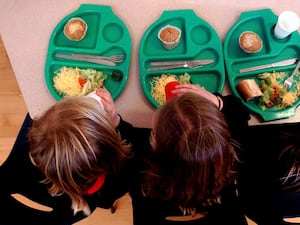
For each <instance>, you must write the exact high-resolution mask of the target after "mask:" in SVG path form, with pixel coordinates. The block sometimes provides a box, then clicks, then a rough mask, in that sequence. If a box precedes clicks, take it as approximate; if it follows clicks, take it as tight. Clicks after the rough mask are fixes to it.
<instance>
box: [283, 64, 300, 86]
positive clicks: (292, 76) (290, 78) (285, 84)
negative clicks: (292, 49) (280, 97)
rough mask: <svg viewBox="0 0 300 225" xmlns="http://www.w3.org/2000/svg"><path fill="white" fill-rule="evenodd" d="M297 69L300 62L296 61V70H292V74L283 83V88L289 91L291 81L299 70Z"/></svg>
mask: <svg viewBox="0 0 300 225" xmlns="http://www.w3.org/2000/svg"><path fill="white" fill-rule="evenodd" d="M299 67H300V60H299V61H298V63H297V66H296V68H295V69H294V71H293V73H292V75H291V76H289V77H288V78H287V79H286V80H285V81H284V83H283V86H284V87H285V88H286V89H287V90H288V91H289V90H290V88H291V86H292V84H293V81H294V75H295V74H296V73H297V72H298V70H299Z"/></svg>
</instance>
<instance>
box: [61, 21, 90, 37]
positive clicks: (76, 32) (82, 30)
mask: <svg viewBox="0 0 300 225" xmlns="http://www.w3.org/2000/svg"><path fill="white" fill-rule="evenodd" d="M86 31H87V24H86V23H85V22H84V20H82V19H81V18H77V17H76V18H75V17H74V18H72V19H70V20H69V21H68V22H67V23H66V25H65V26H64V34H65V36H66V37H67V38H68V39H70V40H72V41H80V40H82V39H83V38H84V37H85V34H86Z"/></svg>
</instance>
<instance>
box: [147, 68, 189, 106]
mask: <svg viewBox="0 0 300 225" xmlns="http://www.w3.org/2000/svg"><path fill="white" fill-rule="evenodd" d="M190 80H191V77H190V75H189V74H188V73H184V74H182V75H179V76H176V75H175V74H162V75H160V76H158V77H153V78H152V80H151V81H150V85H151V92H150V94H151V96H152V97H153V98H154V100H155V101H156V102H157V103H158V104H159V105H163V104H164V103H165V102H166V92H165V86H166V85H167V84H168V83H169V82H171V81H179V83H181V84H189V83H191V82H190Z"/></svg>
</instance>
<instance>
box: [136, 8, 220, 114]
mask: <svg viewBox="0 0 300 225" xmlns="http://www.w3.org/2000/svg"><path fill="white" fill-rule="evenodd" d="M166 25H172V26H175V27H178V28H179V29H181V39H180V43H179V45H178V46H177V47H176V48H174V49H170V50H169V49H165V48H164V47H163V46H162V44H161V42H160V40H159V39H158V32H159V30H160V29H161V28H162V27H164V26H166ZM194 59H213V60H214V62H213V63H212V64H209V65H205V66H202V67H200V68H197V69H188V68H181V69H171V70H160V71H148V70H147V69H148V68H149V67H150V62H152V61H183V60H194ZM139 63H140V83H141V87H142V89H143V92H144V94H145V96H146V98H147V99H148V100H149V102H150V103H151V104H152V105H153V106H154V107H155V108H157V107H159V104H158V103H157V102H156V101H155V100H154V99H153V98H152V96H151V94H150V92H151V85H150V81H151V80H152V79H153V77H156V76H160V75H161V74H175V75H177V76H178V75H181V74H184V73H185V72H187V73H189V74H190V75H191V82H192V83H193V84H199V85H200V86H203V87H204V88H205V89H206V90H208V91H210V92H220V93H221V92H222V90H223V88H224V83H225V67H224V57H223V49H222V42H221V40H220V38H219V36H218V34H217V32H216V31H215V30H214V28H213V27H212V26H211V25H210V24H209V23H207V22H206V21H205V20H203V19H201V18H199V17H198V16H197V15H196V14H195V12H194V11H193V10H191V9H186V10H167V11H163V12H162V14H161V16H160V17H159V18H158V19H157V20H156V21H155V22H154V23H153V24H151V25H150V26H149V27H148V29H147V30H146V32H145V33H144V35H143V37H142V39H141V42H140V47H139Z"/></svg>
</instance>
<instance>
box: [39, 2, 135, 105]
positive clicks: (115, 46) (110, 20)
mask: <svg viewBox="0 0 300 225" xmlns="http://www.w3.org/2000/svg"><path fill="white" fill-rule="evenodd" d="M72 17H80V18H82V19H83V20H84V21H85V22H86V23H87V25H88V30H87V32H86V36H85V38H84V39H82V40H81V41H71V40H69V39H67V38H66V37H65V35H64V33H63V28H64V26H65V24H66V23H67V21H68V20H69V19H71V18H72ZM131 49H132V41H131V37H130V34H129V32H128V30H127V27H126V26H125V24H124V23H123V22H122V21H121V20H120V19H119V18H118V17H117V16H116V15H115V14H114V13H113V11H112V9H111V7H110V6H103V5H92V4H82V5H80V7H79V8H78V9H77V10H76V11H74V12H73V13H71V14H69V15H68V16H66V17H65V18H63V19H62V20H61V21H60V22H59V23H58V24H57V26H56V27H55V29H54V30H53V32H52V35H51V37H50V41H49V46H48V53H47V58H46V65H45V80H46V83H47V87H48V89H49V91H50V93H51V94H52V96H53V97H54V98H55V99H56V100H60V99H61V98H63V96H61V95H60V94H58V93H57V91H56V90H55V89H54V87H53V77H54V76H56V73H57V71H58V70H59V69H60V68H61V67H63V66H67V67H78V68H82V69H86V68H92V69H95V70H101V71H103V72H104V73H106V74H108V75H110V74H111V73H112V72H113V71H117V72H119V73H121V74H123V78H122V80H121V81H117V80H116V79H113V78H112V77H111V76H108V79H107V80H106V81H105V83H104V86H105V88H106V89H107V90H108V91H109V92H110V93H111V95H112V98H113V99H116V98H117V97H118V96H119V95H120V93H121V92H122V90H123V89H124V87H125V85H126V82H127V80H128V73H129V66H130V57H131ZM71 52H72V53H85V54H98V55H106V56H110V55H114V54H125V60H124V62H122V63H117V65H116V66H106V65H98V64H94V63H88V62H82V61H77V60H71V59H61V58H56V57H55V56H54V55H55V53H71Z"/></svg>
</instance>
